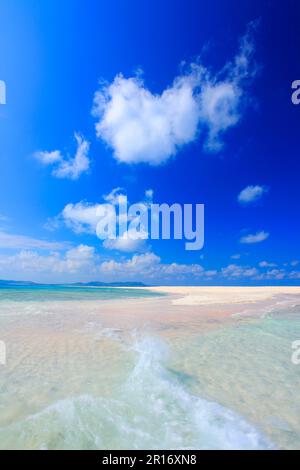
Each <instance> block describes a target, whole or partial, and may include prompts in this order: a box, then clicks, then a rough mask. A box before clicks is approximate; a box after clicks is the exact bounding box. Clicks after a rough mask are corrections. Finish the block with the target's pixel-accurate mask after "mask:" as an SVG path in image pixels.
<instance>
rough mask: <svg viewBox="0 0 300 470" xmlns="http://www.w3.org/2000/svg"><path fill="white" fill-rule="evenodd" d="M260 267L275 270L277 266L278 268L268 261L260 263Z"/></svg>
mask: <svg viewBox="0 0 300 470" xmlns="http://www.w3.org/2000/svg"><path fill="white" fill-rule="evenodd" d="M258 266H259V267H260V268H275V266H277V264H276V263H269V262H268V261H261V262H260V263H258Z"/></svg>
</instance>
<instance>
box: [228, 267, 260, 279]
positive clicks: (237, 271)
mask: <svg viewBox="0 0 300 470" xmlns="http://www.w3.org/2000/svg"><path fill="white" fill-rule="evenodd" d="M221 273H222V275H223V276H224V277H229V278H240V277H246V278H251V277H255V276H257V275H258V274H259V271H258V270H257V269H256V268H252V267H249V266H238V265H237V264H230V265H228V266H227V267H226V268H222V269H221Z"/></svg>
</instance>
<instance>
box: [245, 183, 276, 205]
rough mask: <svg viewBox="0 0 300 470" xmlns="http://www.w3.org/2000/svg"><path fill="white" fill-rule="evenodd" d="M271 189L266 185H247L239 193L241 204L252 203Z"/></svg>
mask: <svg viewBox="0 0 300 470" xmlns="http://www.w3.org/2000/svg"><path fill="white" fill-rule="evenodd" d="M268 191H269V189H268V188H267V187H266V186H258V185H256V186H247V187H246V188H245V189H243V190H242V191H241V192H240V194H239V195H238V201H239V203H240V204H250V203H252V202H256V201H258V200H259V199H260V198H261V197H262V196H263V195H264V194H265V193H267V192H268Z"/></svg>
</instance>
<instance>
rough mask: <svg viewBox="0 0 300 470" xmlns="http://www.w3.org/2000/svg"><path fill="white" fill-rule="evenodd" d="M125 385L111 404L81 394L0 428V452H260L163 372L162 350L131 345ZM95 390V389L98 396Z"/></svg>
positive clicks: (232, 418) (244, 429)
mask: <svg viewBox="0 0 300 470" xmlns="http://www.w3.org/2000/svg"><path fill="white" fill-rule="evenodd" d="M133 350H134V353H135V354H136V362H135V364H134V367H133V369H132V372H131V374H130V375H129V377H128V380H127V381H126V382H125V383H124V384H123V386H122V387H121V388H120V389H119V390H118V393H117V394H116V395H115V396H112V397H110V398H104V397H100V396H98V397H96V396H91V395H80V396H77V397H70V398H67V399H65V400H60V401H57V402H55V403H54V404H52V405H50V406H48V407H47V408H45V409H44V410H42V411H40V412H38V413H36V414H33V415H30V416H28V417H27V418H26V419H23V420H21V421H20V422H18V423H15V424H13V425H11V426H9V427H6V428H5V429H1V430H0V442H1V446H2V447H3V448H27V449H28V448H36V449H41V448H44V449H45V448H47V449H145V448H146V449H266V448H272V444H271V443H270V442H269V441H268V439H266V438H264V437H263V436H262V435H261V434H260V433H259V432H258V431H257V430H256V429H255V428H254V427H253V426H251V425H250V424H248V423H247V422H246V421H245V420H244V419H243V418H241V417H240V416H238V415H237V414H236V413H234V412H232V411H230V410H228V409H226V408H224V407H222V406H220V405H218V404H216V403H213V402H210V401H207V400H204V399H202V398H199V397H197V396H194V395H192V394H191V393H189V392H188V390H186V389H185V387H184V386H183V385H182V384H181V383H179V382H177V381H176V380H175V379H174V378H173V377H172V375H171V373H169V372H168V371H167V369H166V368H165V367H164V366H163V362H164V359H165V358H166V357H167V355H168V350H167V348H166V345H165V344H164V343H162V342H161V341H158V340H156V339H152V338H143V339H140V340H138V339H137V340H136V341H135V342H134V346H133ZM100 393H101V390H99V394H100Z"/></svg>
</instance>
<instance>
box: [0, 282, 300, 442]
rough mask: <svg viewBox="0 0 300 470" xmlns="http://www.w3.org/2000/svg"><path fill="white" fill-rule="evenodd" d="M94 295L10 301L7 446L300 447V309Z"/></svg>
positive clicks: (0, 426)
mask: <svg viewBox="0 0 300 470" xmlns="http://www.w3.org/2000/svg"><path fill="white" fill-rule="evenodd" d="M94 290H96V289H94ZM94 290H93V291H94ZM115 290H116V291H119V290H122V289H118V290H117V289H115ZM5 295H6V296H7V294H5ZM18 295H20V294H18ZM32 295H33V296H34V294H33V293H31V296H32ZM38 295H40V293H39V294H38ZM59 295H60V296H61V295H62V292H61V291H60V293H59ZM68 295H69V293H68V292H66V297H68ZM81 295H82V294H81ZM84 295H85V296H87V295H88V293H84ZM94 295H96V294H94V292H93V293H91V296H92V298H90V301H87V299H86V297H84V298H83V299H81V300H80V299H77V300H70V298H68V299H67V300H64V301H62V300H61V299H60V298H57V296H56V295H54V296H53V297H52V298H51V299H50V300H49V298H47V300H45V297H44V298H43V301H41V299H40V298H35V300H33V299H32V298H30V300H27V301H23V302H20V299H18V300H17V301H16V297H14V298H13V299H12V298H10V299H8V298H7V297H5V300H4V298H3V297H2V299H3V300H2V301H0V340H3V341H5V343H6V348H7V363H6V365H5V366H0V376H1V388H0V393H1V395H0V397H1V398H0V448H1V449H8V448H9V449H11V448H18V449H19V448H25V449H128V448H130V449H139V448H148V449H151V448H152V449H159V448H169V449H232V448H235V449H255V448H272V447H275V448H276V447H277V448H299V447H300V445H299V442H300V405H299V400H298V391H299V386H300V366H295V365H293V364H292V362H291V351H292V350H291V342H292V341H293V340H294V339H300V308H298V307H297V303H296V304H294V305H295V306H294V307H293V306H291V305H290V304H288V305H285V304H283V305H282V306H281V307H280V309H278V306H277V307H276V308H275V307H273V308H271V307H270V305H269V306H268V314H266V306H265V305H264V306H262V305H257V306H256V308H255V309H254V310H255V314H256V315H255V317H253V315H252V313H251V314H249V312H248V311H247V309H246V311H247V312H248V313H247V314H246V316H245V311H244V309H241V313H240V314H239V312H234V316H230V317H229V318H228V319H225V318H223V316H222V315H221V316H220V312H218V315H215V316H213V315H212V314H211V313H210V314H209V315H208V316H205V315H204V310H203V309H202V310H201V309H200V310H199V309H197V308H195V307H193V308H191V307H190V308H189V309H188V308H187V307H175V306H172V305H171V302H170V301H169V300H168V299H167V298H166V297H161V298H154V297H151V298H147V297H146V293H144V292H143V296H142V297H141V296H140V295H139V296H138V298H136V299H132V298H131V299H127V300H126V296H125V297H122V302H121V303H120V302H111V300H110V299H107V298H106V297H105V296H104V297H103V298H102V301H101V299H100V298H99V296H101V294H99V293H98V294H97V295H98V298H97V300H96V299H95V297H94ZM118 295H119V292H117V293H116V296H118ZM120 295H122V296H124V294H120ZM132 296H134V292H132V290H131V292H130V297H132ZM0 298H1V295H0ZM251 308H252V311H253V306H252V307H251ZM260 310H261V314H259V313H260Z"/></svg>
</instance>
